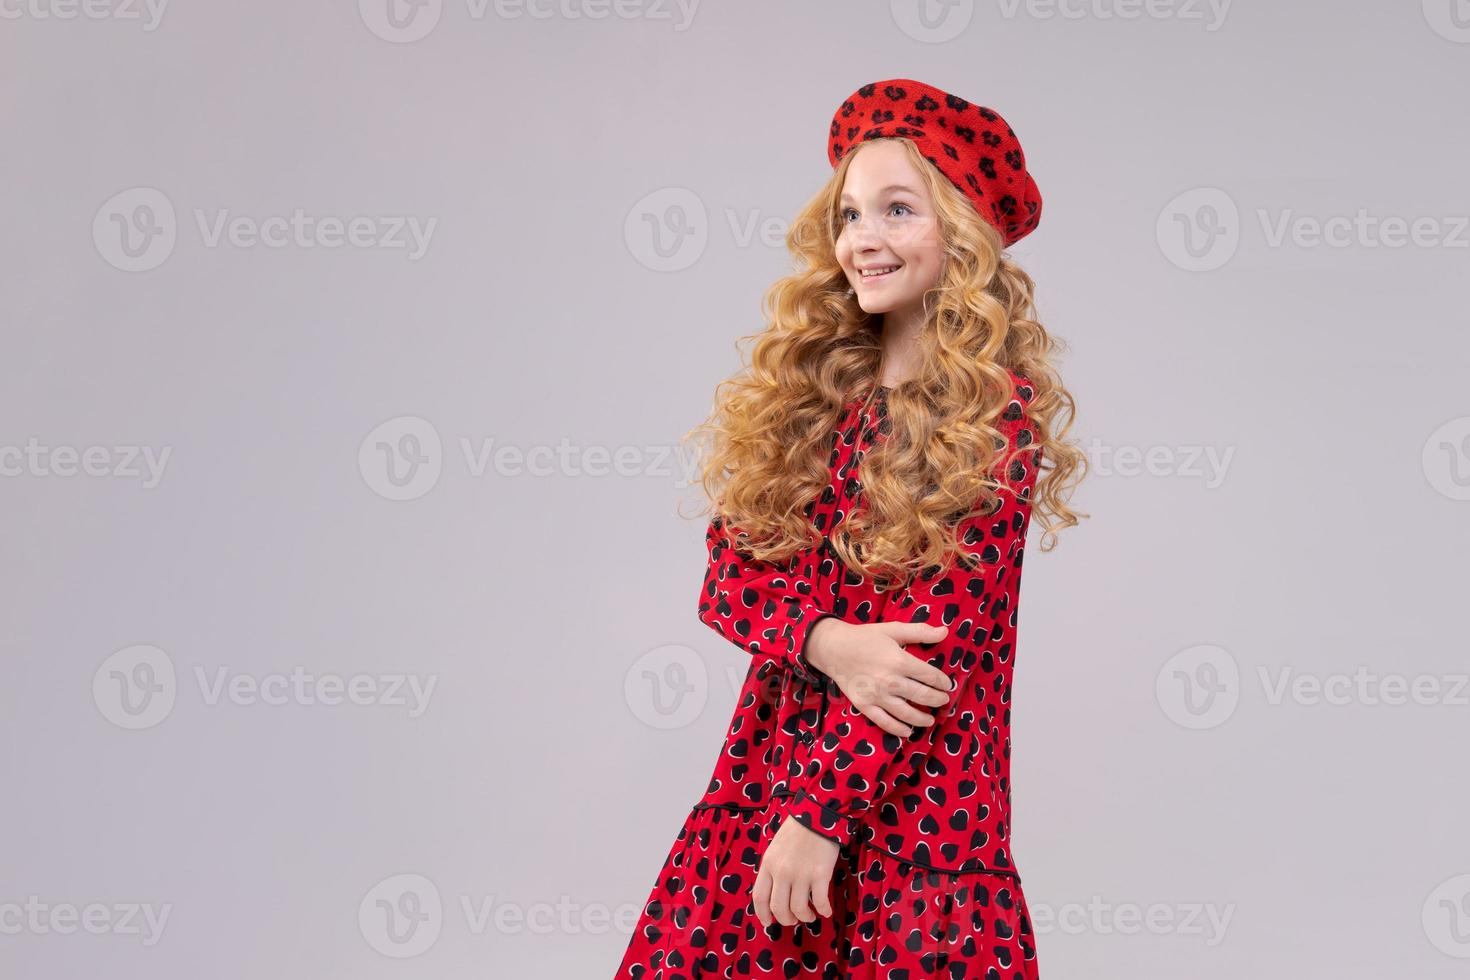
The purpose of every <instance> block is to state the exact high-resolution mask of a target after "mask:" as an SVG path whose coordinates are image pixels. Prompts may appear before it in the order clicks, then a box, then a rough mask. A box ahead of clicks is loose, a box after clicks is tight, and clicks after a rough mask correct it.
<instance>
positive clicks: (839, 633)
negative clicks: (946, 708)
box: [805, 616, 954, 836]
mask: <svg viewBox="0 0 1470 980" xmlns="http://www.w3.org/2000/svg"><path fill="white" fill-rule="evenodd" d="M948 634H949V628H948V627H945V626H938V625H935V624H932V623H848V622H845V621H843V620H841V619H838V618H837V617H835V616H828V617H826V618H825V619H822V620H820V621H819V622H818V623H817V624H816V625H815V626H813V627H812V630H811V633H810V634H809V635H808V636H807V642H806V651H805V655H806V659H807V662H808V663H810V664H811V665H812V666H813V667H815V668H817V669H818V670H820V671H821V672H822V673H824V674H826V675H827V676H828V677H830V678H832V679H833V680H834V681H836V682H837V686H838V687H840V688H842V693H843V694H845V695H847V698H848V700H850V701H851V702H852V704H853V707H855V708H857V709H858V710H859V711H861V712H862V713H863V714H864V715H866V716H867V717H868V718H870V719H872V721H873V723H874V724H876V725H877V726H878V727H879V728H882V729H883V730H884V731H886V732H888V733H889V734H892V735H899V736H903V737H907V736H909V735H912V734H913V731H914V729H913V726H915V725H932V724H934V715H933V713H932V712H929V711H923V710H921V709H920V708H917V707H915V704H919V705H928V706H929V707H931V708H938V707H940V706H942V705H944V704H947V703H948V702H949V699H950V696H951V694H952V693H953V690H954V688H953V686H952V685H951V684H950V680H949V675H948V674H946V673H945V672H944V671H942V670H940V669H939V668H938V667H934V666H931V665H929V664H927V663H925V662H924V661H922V660H920V659H919V658H918V657H915V656H914V655H913V654H911V653H909V652H908V651H907V650H905V649H904V646H903V645H904V644H905V643H937V642H938V641H940V640H942V639H944V638H945V636H947V635H948ZM818 836H820V835H818Z"/></svg>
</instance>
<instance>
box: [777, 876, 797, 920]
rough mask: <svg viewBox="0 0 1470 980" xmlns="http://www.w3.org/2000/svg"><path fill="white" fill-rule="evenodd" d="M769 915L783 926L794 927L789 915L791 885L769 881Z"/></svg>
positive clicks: (784, 882)
mask: <svg viewBox="0 0 1470 980" xmlns="http://www.w3.org/2000/svg"><path fill="white" fill-rule="evenodd" d="M771 914H772V915H773V916H775V917H776V921H777V922H779V923H781V924H782V925H783V926H794V925H796V919H795V918H793V917H792V915H791V883H790V882H786V881H776V880H775V879H774V878H773V879H772V880H771Z"/></svg>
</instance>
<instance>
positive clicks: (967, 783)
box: [617, 79, 1086, 980]
mask: <svg viewBox="0 0 1470 980" xmlns="http://www.w3.org/2000/svg"><path fill="white" fill-rule="evenodd" d="M828 158H829V160H830V161H831V162H832V164H833V166H834V167H835V171H834V173H833V176H832V179H831V181H830V182H829V183H828V184H827V186H826V187H825V188H823V189H822V191H821V192H819V193H818V194H817V195H816V197H815V198H814V199H813V200H812V202H811V203H810V204H808V205H807V206H806V208H804V209H803V211H802V212H801V214H800V215H798V217H797V219H796V220H795V222H794V224H793V226H792V228H791V230H790V232H789V233H788V235H787V244H788V247H789V248H790V249H791V250H792V252H793V253H794V254H795V255H796V257H797V258H798V259H799V260H800V265H801V268H800V271H798V272H796V273H795V274H794V275H791V276H789V277H787V278H785V279H783V280H781V281H780V282H778V283H777V284H776V285H775V286H774V287H772V289H771V291H770V293H769V294H768V296H767V298H766V303H767V309H768V310H769V315H770V320H771V323H770V326H769V328H768V329H767V330H766V331H765V332H764V333H762V334H761V335H760V336H759V337H758V339H757V343H756V345H755V347H754V350H753V352H752V355H751V361H752V365H751V368H750V370H749V371H748V372H746V373H745V374H744V375H743V376H742V377H739V378H737V379H734V380H731V381H726V382H723V383H722V384H721V385H720V386H719V397H717V404H716V411H715V416H714V422H712V423H711V422H707V423H706V424H704V425H702V426H700V427H699V428H700V429H705V430H708V431H710V432H711V433H712V435H713V452H712V454H711V456H710V460H709V463H708V464H707V466H706V467H705V470H704V474H703V481H702V482H703V485H704V487H705V490H706V492H707V493H708V495H709V497H710V499H712V500H716V499H718V500H719V505H718V507H717V508H716V513H715V514H714V516H713V517H712V518H711V520H710V523H709V527H708V530H707V531H706V535H705V538H706V544H707V548H708V553H709V565H708V568H707V571H706V574H705V577H704V582H703V586H702V588H701V590H700V594H699V617H700V619H701V620H702V621H703V622H704V623H706V624H707V625H709V626H710V627H712V628H713V629H715V630H717V631H718V632H719V633H721V634H722V635H723V636H725V637H727V638H728V639H730V640H731V641H733V642H734V643H735V644H737V645H738V646H739V647H741V648H742V649H744V650H746V651H748V652H749V653H750V654H751V656H752V659H751V665H750V670H749V672H748V674H747V678H746V682H745V685H744V687H743V688H742V690H741V693H740V696H739V699H738V702H737V706H736V709H735V716H734V718H733V720H732V723H731V725H730V728H729V732H728V735H727V736H726V739H725V744H724V747H723V751H722V752H721V753H720V757H719V761H718V763H717V764H716V766H715V771H714V773H713V776H712V777H711V779H710V782H709V785H708V787H707V789H706V791H705V793H704V796H703V797H702V798H701V799H700V801H699V802H698V803H697V804H695V806H694V808H693V810H692V811H691V812H690V814H689V816H688V818H687V819H686V821H685V823H684V826H683V827H682V828H681V829H680V831H679V834H678V837H677V839H676V840H675V842H674V845H673V848H672V849H671V851H670V852H669V855H668V858H667V859H666V860H665V862H664V866H663V869H662V871H661V873H660V874H659V876H658V880H657V882H656V883H655V885H654V888H653V891H652V894H651V895H650V896H649V898H648V901H647V903H646V904H645V906H644V908H643V912H642V915H641V917H640V919H639V922H638V924H637V926H636V928H635V930H634V934H633V936H632V939H631V941H630V942H629V945H628V949H627V952H626V954H625V955H624V957H623V962H622V965H621V966H620V968H619V971H618V974H617V976H618V977H619V978H633V980H675V978H688V980H693V978H698V977H709V978H714V977H721V978H746V977H773V978H774V977H781V978H792V977H798V976H811V977H820V978H823V980H829V978H847V977H872V978H878V977H882V978H884V980H904V978H910V980H918V978H921V977H940V976H942V977H955V978H958V977H967V978H975V980H982V978H983V980H998V978H1002V977H1004V978H1032V980H1034V978H1036V977H1037V968H1036V951H1035V945H1034V942H1033V934H1032V929H1031V922H1030V917H1029V913H1028V912H1027V908H1026V902H1025V898H1024V897H1023V895H1022V893H1021V879H1020V874H1019V872H1018V871H1017V868H1016V861H1015V858H1014V856H1013V855H1012V853H1011V849H1010V838H1011V820H1010V789H1011V782H1010V754H1011V746H1010V720H1011V715H1010V712H1011V680H1012V676H1013V670H1014V666H1015V653H1016V650H1015V631H1016V623H1017V600H1018V596H1019V588H1020V577H1021V564H1022V555H1023V552H1024V543H1025V538H1026V531H1027V528H1028V526H1029V524H1030V519H1031V516H1032V512H1033V506H1035V507H1036V512H1037V513H1038V514H1039V515H1040V516H1041V521H1042V524H1043V527H1044V529H1045V533H1044V536H1043V543H1042V550H1050V548H1051V547H1052V546H1053V544H1054V539H1055V535H1056V530H1057V528H1058V527H1067V526H1071V525H1075V524H1076V523H1077V517H1078V516H1079V515H1078V514H1077V513H1075V512H1074V511H1072V510H1071V509H1070V508H1069V507H1068V506H1067V504H1066V502H1065V498H1066V497H1067V496H1069V495H1070V492H1071V490H1072V489H1075V479H1080V476H1081V473H1082V471H1083V469H1084V464H1083V459H1082V454H1081V452H1080V451H1079V450H1077V449H1076V448H1075V447H1074V446H1072V445H1070V444H1067V443H1065V442H1063V441H1062V439H1063V437H1064V436H1065V435H1066V432H1067V430H1068V429H1069V428H1070V427H1071V416H1072V415H1073V414H1074V411H1075V407H1074V403H1073V400H1072V398H1071V396H1070V395H1069V394H1068V392H1067V391H1066V390H1065V389H1064V388H1063V387H1062V385H1061V383H1060V381H1059V380H1058V379H1057V377H1056V375H1055V372H1054V370H1053V368H1052V365H1051V363H1050V355H1051V354H1052V352H1053V350H1054V349H1055V348H1056V347H1058V346H1059V345H1058V344H1057V343H1056V341H1054V340H1053V339H1052V338H1051V337H1050V336H1049V335H1048V333H1047V332H1046V330H1045V329H1044V328H1043V327H1042V326H1041V324H1040V323H1038V322H1037V321H1036V320H1035V319H1034V318H1033V314H1034V309H1033V300H1032V286H1033V283H1032V280H1031V278H1030V277H1029V276H1028V275H1027V274H1026V273H1025V272H1024V271H1022V270H1021V269H1020V268H1019V267H1017V266H1016V265H1015V264H1013V263H1012V262H1011V261H1010V259H1009V257H1008V256H1006V255H1005V254H1004V249H1005V247H1006V246H1009V245H1010V244H1012V243H1013V242H1015V241H1017V240H1018V239H1019V238H1021V237H1022V236H1023V235H1025V234H1027V233H1028V232H1030V231H1031V230H1032V229H1034V228H1035V227H1036V224H1037V222H1038V220H1039V219H1040V214H1041V197H1040V194H1039V193H1038V192H1037V190H1036V184H1035V182H1034V181H1033V180H1032V178H1031V176H1030V175H1029V173H1028V172H1027V171H1026V168H1025V159H1024V156H1023V155H1022V153H1021V148H1020V145H1019V144H1018V143H1017V142H1016V138H1015V133H1014V132H1012V130H1011V129H1010V127H1008V126H1007V125H1006V123H1005V122H1004V120H1002V119H1001V118H1000V116H999V115H997V114H996V113H994V112H993V111H991V110H989V109H986V108H984V107H981V106H976V105H973V104H971V103H969V102H966V101H965V100H962V99H959V98H956V97H954V96H951V95H948V94H947V93H944V92H942V91H940V90H938V89H936V88H934V87H933V86H929V85H925V84H924V83H922V82H916V81H913V80H911V79H890V80H887V81H883V82H875V83H873V84H871V85H865V86H863V87H862V88H860V89H858V91H857V92H855V93H853V95H852V96H851V97H850V98H848V99H847V100H845V101H844V102H843V104H842V106H841V107H840V108H839V109H838V111H837V114H836V116H835V117H834V118H833V120H832V125H831V129H830V136H829V140H828ZM1064 415H1065V417H1066V419H1065V420H1066V425H1065V426H1063V427H1061V428H1060V429H1059V428H1058V426H1059V424H1060V422H1061V421H1062V416H1064ZM696 431H698V430H696ZM1043 468H1044V469H1045V472H1044V473H1043ZM1080 516H1086V515H1085V514H1083V515H1080Z"/></svg>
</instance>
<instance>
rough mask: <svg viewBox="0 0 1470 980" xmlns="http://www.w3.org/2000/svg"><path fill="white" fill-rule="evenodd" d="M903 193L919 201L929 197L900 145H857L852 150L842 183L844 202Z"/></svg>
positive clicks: (917, 173) (889, 142)
mask: <svg viewBox="0 0 1470 980" xmlns="http://www.w3.org/2000/svg"><path fill="white" fill-rule="evenodd" d="M903 191H907V192H908V193H909V194H910V195H912V196H914V197H917V198H920V199H921V200H927V199H928V197H929V188H928V187H927V186H926V185H925V183H924V179H923V177H922V175H921V174H920V173H919V171H918V169H917V168H915V167H914V164H913V161H912V160H910V159H909V155H908V153H907V152H906V151H905V150H904V148H903V147H902V146H901V145H899V144H898V143H895V142H892V141H887V140H883V141H879V142H870V143H859V144H858V145H857V147H856V148H854V150H853V151H852V162H850V163H849V164H848V165H847V175H846V177H845V178H844V180H843V182H842V197H843V198H844V199H853V198H862V197H883V196H887V195H888V194H892V193H899V192H903Z"/></svg>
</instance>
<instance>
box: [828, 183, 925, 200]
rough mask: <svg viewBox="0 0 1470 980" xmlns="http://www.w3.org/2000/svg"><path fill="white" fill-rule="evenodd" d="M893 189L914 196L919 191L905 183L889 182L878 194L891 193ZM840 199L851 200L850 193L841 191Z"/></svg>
mask: <svg viewBox="0 0 1470 980" xmlns="http://www.w3.org/2000/svg"><path fill="white" fill-rule="evenodd" d="M893 191H903V192H904V193H906V194H912V195H914V196H915V197H918V196H919V192H918V191H916V190H914V189H913V188H912V187H910V186H908V185H907V184H889V185H888V186H887V187H885V188H883V189H882V190H881V191H879V192H878V193H879V194H888V193H891V192H893ZM842 200H844V201H851V200H852V195H851V194H849V193H847V191H843V192H842Z"/></svg>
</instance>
